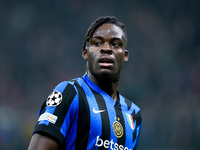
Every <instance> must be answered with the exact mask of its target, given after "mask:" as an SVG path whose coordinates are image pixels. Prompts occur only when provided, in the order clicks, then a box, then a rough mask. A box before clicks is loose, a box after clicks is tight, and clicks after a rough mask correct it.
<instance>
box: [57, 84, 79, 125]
mask: <svg viewBox="0 0 200 150" xmlns="http://www.w3.org/2000/svg"><path fill="white" fill-rule="evenodd" d="M75 95H76V91H75V89H74V87H73V86H72V85H71V84H67V86H66V87H65V89H64V91H63V93H62V96H63V99H62V102H61V104H59V105H58V106H57V107H56V109H55V111H54V113H53V114H54V115H56V116H59V117H58V120H57V121H56V124H55V125H56V127H58V128H61V126H62V124H63V121H64V119H65V116H66V114H67V112H68V110H69V106H70V105H71V103H72V101H73V99H74V97H75Z"/></svg>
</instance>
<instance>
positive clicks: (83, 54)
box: [82, 48, 88, 60]
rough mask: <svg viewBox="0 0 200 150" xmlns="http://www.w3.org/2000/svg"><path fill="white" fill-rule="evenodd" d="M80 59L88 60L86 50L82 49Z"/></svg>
mask: <svg viewBox="0 0 200 150" xmlns="http://www.w3.org/2000/svg"><path fill="white" fill-rule="evenodd" d="M82 57H83V58H84V59H85V60H87V59H88V55H87V49H86V48H84V49H82Z"/></svg>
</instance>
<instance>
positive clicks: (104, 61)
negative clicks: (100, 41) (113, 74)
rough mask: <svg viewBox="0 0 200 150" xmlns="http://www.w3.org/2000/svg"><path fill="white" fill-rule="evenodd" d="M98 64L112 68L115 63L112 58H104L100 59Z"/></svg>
mask: <svg viewBox="0 0 200 150" xmlns="http://www.w3.org/2000/svg"><path fill="white" fill-rule="evenodd" d="M98 63H99V65H100V66H103V67H110V66H112V65H113V63H114V61H113V59H112V58H110V57H102V58H100V59H99V61H98Z"/></svg>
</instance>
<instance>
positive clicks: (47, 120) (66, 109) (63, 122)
mask: <svg viewBox="0 0 200 150" xmlns="http://www.w3.org/2000/svg"><path fill="white" fill-rule="evenodd" d="M77 98H78V96H77V92H76V89H75V87H74V86H73V84H71V83H69V82H66V81H65V82H61V83H60V84H59V85H58V86H56V87H55V89H54V90H53V92H52V93H51V94H50V95H49V96H48V98H47V100H46V101H45V102H44V103H43V105H42V107H41V109H40V112H39V117H38V122H37V124H36V126H35V128H34V132H33V134H34V133H43V134H45V135H49V136H50V137H52V138H54V139H56V140H57V141H58V142H60V143H61V144H62V143H63V141H64V139H65V137H66V133H67V131H68V129H69V128H70V124H71V123H72V121H73V118H74V116H75V115H76V109H77V108H78V107H77V105H78V104H77V103H76V102H77V101H76V99H77Z"/></svg>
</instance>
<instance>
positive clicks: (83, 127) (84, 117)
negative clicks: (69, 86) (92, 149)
mask: <svg viewBox="0 0 200 150" xmlns="http://www.w3.org/2000/svg"><path fill="white" fill-rule="evenodd" d="M75 86H76V87H77V90H78V94H79V112H78V124H77V135H76V143H75V149H76V150H80V149H83V150H85V149H87V143H88V139H89V131H90V108H89V104H88V101H87V97H86V94H85V92H84V90H83V88H82V87H81V86H80V85H79V84H78V82H75Z"/></svg>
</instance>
